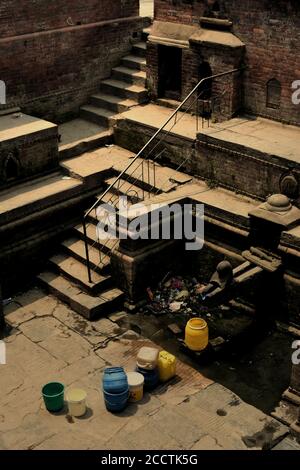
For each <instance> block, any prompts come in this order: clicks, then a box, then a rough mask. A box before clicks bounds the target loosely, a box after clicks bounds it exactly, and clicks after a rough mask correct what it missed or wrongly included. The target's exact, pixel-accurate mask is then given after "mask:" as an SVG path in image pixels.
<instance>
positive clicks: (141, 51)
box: [132, 41, 147, 57]
mask: <svg viewBox="0 0 300 470" xmlns="http://www.w3.org/2000/svg"><path fill="white" fill-rule="evenodd" d="M146 51H147V44H146V43H145V42H144V41H141V42H137V43H136V44H134V45H133V47H132V52H133V54H134V55H137V56H139V57H146Z"/></svg>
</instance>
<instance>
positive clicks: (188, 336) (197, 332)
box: [185, 318, 209, 351]
mask: <svg viewBox="0 0 300 470" xmlns="http://www.w3.org/2000/svg"><path fill="white" fill-rule="evenodd" d="M208 340H209V336H208V326H207V323H206V321H205V320H203V319H202V318H192V319H191V320H190V321H189V322H188V323H187V325H186V328H185V344H186V345H187V347H188V348H189V349H190V350H191V351H203V350H204V349H206V348H207V346H208Z"/></svg>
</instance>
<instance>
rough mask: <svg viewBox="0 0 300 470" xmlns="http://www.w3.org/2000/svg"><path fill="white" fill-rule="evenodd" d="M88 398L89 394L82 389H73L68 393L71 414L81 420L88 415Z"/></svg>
mask: <svg viewBox="0 0 300 470" xmlns="http://www.w3.org/2000/svg"><path fill="white" fill-rule="evenodd" d="M86 398H87V394H86V392H85V391H84V390H81V389H80V388H73V389H72V390H69V391H68V392H67V402H68V408H69V414H70V415H71V416H74V417H77V418H79V417H80V416H83V415H85V413H86Z"/></svg>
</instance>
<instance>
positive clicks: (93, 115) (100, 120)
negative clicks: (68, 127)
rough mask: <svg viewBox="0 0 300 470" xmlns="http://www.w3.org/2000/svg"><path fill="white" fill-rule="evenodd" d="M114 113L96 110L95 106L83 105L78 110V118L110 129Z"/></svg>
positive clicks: (106, 110)
mask: <svg viewBox="0 0 300 470" xmlns="http://www.w3.org/2000/svg"><path fill="white" fill-rule="evenodd" d="M114 115H115V113H114V112H113V111H110V110H108V109H104V108H98V107H97V106H92V105H85V106H82V107H81V108H80V116H81V117H82V118H84V119H88V120H89V121H92V122H94V123H96V124H100V125H102V126H106V127H110V123H111V119H112V118H113V116H114Z"/></svg>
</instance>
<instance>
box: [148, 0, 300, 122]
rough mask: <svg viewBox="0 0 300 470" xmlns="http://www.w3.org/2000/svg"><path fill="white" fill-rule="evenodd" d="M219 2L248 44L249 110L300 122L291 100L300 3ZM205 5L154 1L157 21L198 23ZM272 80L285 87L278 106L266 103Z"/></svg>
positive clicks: (299, 52) (298, 70) (298, 73)
mask: <svg viewBox="0 0 300 470" xmlns="http://www.w3.org/2000/svg"><path fill="white" fill-rule="evenodd" d="M219 4H220V7H221V8H222V10H223V12H224V14H225V16H227V17H228V18H229V19H231V20H232V21H233V27H232V32H233V33H234V34H235V35H236V36H237V37H238V38H239V39H240V40H241V41H242V42H244V43H245V44H246V55H245V65H246V66H247V70H246V72H245V76H244V108H245V110H246V111H247V112H250V113H252V114H256V115H262V116H264V117H268V118H271V119H275V120H279V121H283V122H287V123H288V122H290V123H294V124H297V125H300V106H299V105H298V106H297V105H295V104H293V103H292V99H291V97H292V90H291V85H292V82H293V81H294V80H297V79H300V3H299V2H298V1H297V0H278V1H272V2H270V1H269V0H251V1H248V2H243V1H241V0H220V1H219ZM206 6H207V2H206V0H190V1H186V0H177V1H176V2H175V1H173V0H155V19H156V20H159V21H168V22H177V23H181V24H199V18H200V16H202V15H203V13H204V11H205V9H206ZM225 65H226V64H225ZM273 78H275V79H277V80H278V81H279V82H280V83H281V86H282V96H281V106H280V108H279V109H273V108H271V107H268V106H267V105H266V104H267V103H266V89H267V82H268V81H269V80H270V79H273Z"/></svg>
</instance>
